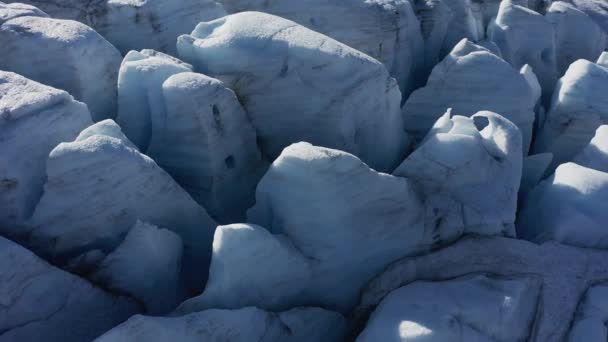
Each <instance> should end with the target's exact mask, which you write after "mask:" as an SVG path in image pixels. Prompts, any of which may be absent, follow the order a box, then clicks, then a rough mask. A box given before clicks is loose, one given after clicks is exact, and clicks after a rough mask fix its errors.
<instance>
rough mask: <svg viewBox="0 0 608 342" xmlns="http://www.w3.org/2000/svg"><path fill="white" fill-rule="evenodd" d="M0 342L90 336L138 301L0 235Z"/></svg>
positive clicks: (128, 313) (122, 317) (56, 340)
mask: <svg viewBox="0 0 608 342" xmlns="http://www.w3.org/2000/svg"><path fill="white" fill-rule="evenodd" d="M0 295H1V302H2V305H0V341H2V342H15V341H24V342H25V341H49V342H68V341H90V340H92V339H93V338H95V337H97V336H99V335H100V334H102V333H103V332H104V331H107V330H108V329H110V328H111V327H113V326H115V325H116V324H119V323H120V322H122V321H124V320H125V319H127V318H128V317H130V316H131V315H133V314H135V313H137V312H138V311H139V307H138V306H137V304H136V303H135V302H133V301H131V300H129V299H127V298H125V297H118V296H114V295H111V294H109V293H106V292H104V291H102V290H101V289H99V288H96V287H94V286H93V285H91V284H90V283H88V282H87V281H84V280H82V279H80V278H78V277H76V276H74V275H71V274H69V273H66V272H63V271H61V270H59V269H57V268H55V267H53V266H51V265H49V264H47V263H46V262H44V261H43V260H41V259H39V258H38V257H37V256H36V255H34V254H33V253H31V252H30V251H28V250H26V249H24V248H23V247H21V246H19V245H17V244H16V243H14V242H12V241H9V240H6V239H4V238H2V237H0Z"/></svg>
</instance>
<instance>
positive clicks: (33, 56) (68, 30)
mask: <svg viewBox="0 0 608 342" xmlns="http://www.w3.org/2000/svg"><path fill="white" fill-rule="evenodd" d="M7 12H8V13H7ZM34 12H35V11H34ZM11 13H14V10H11V9H10V8H7V7H0V17H8V18H9V19H8V20H0V55H1V56H2V58H0V69H2V70H7V71H13V72H16V73H19V74H21V75H23V76H25V77H28V78H30V79H32V80H35V81H38V82H41V83H44V84H46V85H50V86H53V87H56V88H59V89H63V90H66V91H67V92H69V93H70V94H71V95H72V96H74V97H75V98H76V99H77V100H79V101H82V102H84V103H86V104H87V105H88V107H89V110H90V111H91V116H92V118H93V120H94V121H100V120H103V119H106V118H113V117H114V116H115V115H116V80H117V76H118V67H119V66H120V58H121V57H120V53H119V52H118V50H116V48H114V46H112V44H110V43H108V42H107V41H106V40H105V39H104V38H103V37H101V36H100V35H99V34H97V32H95V31H93V30H92V29H91V28H90V27H88V26H85V25H83V24H81V23H78V22H76V21H71V20H58V19H51V18H48V17H44V16H16V17H12V16H13V14H11ZM36 15H40V14H39V13H38V12H36ZM11 17H12V18H11ZM42 47H44V51H41V48H42Z"/></svg>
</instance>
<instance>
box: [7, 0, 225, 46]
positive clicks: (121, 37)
mask: <svg viewBox="0 0 608 342" xmlns="http://www.w3.org/2000/svg"><path fill="white" fill-rule="evenodd" d="M19 1H21V2H25V3H29V4H32V5H35V6H37V7H39V8H41V9H42V10H44V11H45V12H46V13H48V14H50V15H51V16H52V17H54V18H59V19H71V20H77V21H80V22H82V23H84V24H86V25H89V26H91V27H92V28H94V29H95V30H96V31H97V32H99V33H100V34H101V35H102V36H104V37H105V38H106V39H107V40H108V41H110V42H111V43H112V44H114V46H116V47H117V48H118V49H119V50H120V51H121V52H122V53H123V54H126V53H127V52H129V51H130V50H141V49H154V50H159V51H162V52H166V53H169V54H172V55H174V54H175V52H176V51H175V40H176V39H177V37H178V36H179V35H182V34H185V33H188V32H190V31H192V28H193V27H194V26H196V25H197V24H198V23H199V22H201V21H208V20H213V19H215V18H219V17H222V16H224V15H225V14H226V12H225V11H224V9H223V8H222V6H221V5H220V4H218V3H217V2H216V1H213V0H179V1H175V0H89V1H82V0H19Z"/></svg>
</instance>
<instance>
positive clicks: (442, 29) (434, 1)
mask: <svg viewBox="0 0 608 342" xmlns="http://www.w3.org/2000/svg"><path fill="white" fill-rule="evenodd" d="M411 3H412V4H413V6H414V10H415V12H416V16H417V17H418V20H419V21H420V31H421V34H422V39H423V41H424V61H423V65H422V68H423V72H422V74H423V75H424V76H425V77H428V74H429V73H430V72H431V70H432V69H433V67H434V66H435V64H437V63H439V61H440V60H441V59H442V58H443V55H440V54H441V49H442V47H443V41H444V39H445V36H446V34H447V33H448V27H449V25H450V21H451V20H452V18H453V14H452V10H450V7H449V6H448V5H447V4H446V3H445V1H443V0H421V1H411ZM455 43H456V42H455ZM448 52H449V50H448Z"/></svg>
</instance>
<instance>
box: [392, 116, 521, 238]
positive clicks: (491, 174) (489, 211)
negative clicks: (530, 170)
mask: <svg viewBox="0 0 608 342" xmlns="http://www.w3.org/2000/svg"><path fill="white" fill-rule="evenodd" d="M521 172H522V153H521V134H520V132H519V130H518V129H517V127H515V125H513V123H511V122H510V121H508V120H506V119H505V118H504V117H502V116H500V115H497V114H495V113H491V112H480V113H477V114H475V115H473V116H472V117H471V118H467V117H463V116H454V117H453V118H450V113H449V112H448V113H446V114H444V116H443V117H441V118H440V119H439V120H438V121H437V123H436V124H435V125H434V126H433V129H431V131H430V132H429V134H428V135H427V136H426V138H425V140H424V141H423V142H422V144H421V146H420V147H419V148H418V149H416V150H415V151H414V152H413V153H412V154H410V155H409V156H408V157H407V158H406V159H405V161H403V163H402V164H401V165H400V166H399V167H398V168H397V169H396V170H395V172H393V174H394V175H396V176H400V177H405V178H407V179H408V180H409V181H411V182H412V183H413V184H415V186H416V189H417V190H418V193H419V194H422V196H423V201H424V205H425V220H424V221H425V225H426V226H425V231H426V232H432V234H433V240H434V243H441V242H442V241H450V240H453V239H456V238H458V237H459V236H460V235H461V234H463V233H476V234H482V235H509V236H514V235H515V227H514V222H515V213H516V209H517V192H518V190H519V185H520V181H521Z"/></svg>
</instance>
